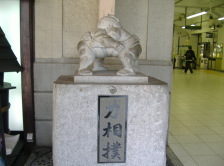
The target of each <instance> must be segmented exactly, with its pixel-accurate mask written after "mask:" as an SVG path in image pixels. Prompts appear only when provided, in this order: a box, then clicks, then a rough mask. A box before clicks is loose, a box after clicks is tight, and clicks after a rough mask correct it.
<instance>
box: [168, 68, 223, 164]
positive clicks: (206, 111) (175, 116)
mask: <svg viewBox="0 0 224 166" xmlns="http://www.w3.org/2000/svg"><path fill="white" fill-rule="evenodd" d="M168 142H169V146H170V147H171V149H172V150H173V152H174V153H175V154H176V155H177V156H178V158H179V159H180V160H181V162H182V163H183V164H184V166H224V72H217V71H212V70H199V69H197V70H194V74H190V73H189V71H188V74H184V73H183V70H182V69H174V71H173V85H172V92H171V113H170V126H169V141H168Z"/></svg>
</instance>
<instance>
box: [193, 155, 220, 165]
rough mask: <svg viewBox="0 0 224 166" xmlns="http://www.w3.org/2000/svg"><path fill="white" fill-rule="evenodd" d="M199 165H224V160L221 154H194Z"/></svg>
mask: <svg viewBox="0 0 224 166" xmlns="http://www.w3.org/2000/svg"><path fill="white" fill-rule="evenodd" d="M192 158H193V159H194V160H195V161H196V163H197V164H198V165H199V166H224V160H223V159H222V158H221V157H219V156H192Z"/></svg>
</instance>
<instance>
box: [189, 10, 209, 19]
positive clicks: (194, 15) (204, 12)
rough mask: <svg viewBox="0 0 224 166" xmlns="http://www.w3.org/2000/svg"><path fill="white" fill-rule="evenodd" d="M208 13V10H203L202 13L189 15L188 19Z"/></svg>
mask: <svg viewBox="0 0 224 166" xmlns="http://www.w3.org/2000/svg"><path fill="white" fill-rule="evenodd" d="M206 13H207V12H206V11H203V12H200V13H197V14H193V15H191V16H187V19H190V18H193V17H197V16H201V15H203V14H206Z"/></svg>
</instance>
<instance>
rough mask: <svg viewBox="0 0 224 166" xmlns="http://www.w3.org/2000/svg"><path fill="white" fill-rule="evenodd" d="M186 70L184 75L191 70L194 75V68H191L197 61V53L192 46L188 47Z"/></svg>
mask: <svg viewBox="0 0 224 166" xmlns="http://www.w3.org/2000/svg"><path fill="white" fill-rule="evenodd" d="M184 56H185V61H186V64H185V70H184V73H185V74H187V71H188V69H189V70H190V72H191V74H192V73H193V70H192V67H191V63H192V62H193V61H195V60H197V58H196V57H195V53H194V51H193V50H192V47H191V46H188V50H187V51H186V53H185V55H184Z"/></svg>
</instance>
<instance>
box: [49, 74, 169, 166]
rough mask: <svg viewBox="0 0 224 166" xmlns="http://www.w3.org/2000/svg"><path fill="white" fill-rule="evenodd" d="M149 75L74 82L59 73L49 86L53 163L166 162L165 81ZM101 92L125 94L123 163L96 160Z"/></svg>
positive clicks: (144, 165) (160, 165) (156, 165)
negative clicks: (131, 79) (142, 78)
mask: <svg viewBox="0 0 224 166" xmlns="http://www.w3.org/2000/svg"><path fill="white" fill-rule="evenodd" d="M82 77H83V76H82ZM87 77H88V76H87ZM148 80H149V82H148V83H141V84H137V83H136V84H135V83H129V84H127V83H124V84H122V83H112V82H111V83H110V84H106V83H103V84H102V83H88V82H85V83H74V77H73V76H62V77H60V78H59V79H58V80H57V81H56V82H55V84H54V92H53V96H54V109H53V162H54V166H62V165H63V166H74V165H77V166H78V165H80V166H100V165H106V166H112V165H113V166H136V165H141V166H149V165H150V166H165V165H166V137H167V131H168V114H169V101H168V100H169V93H168V86H167V84H166V83H164V82H162V81H159V80H157V79H155V78H152V77H148ZM91 82H92V81H91ZM100 95H107V96H110V95H116V96H119V95H127V96H128V112H127V142H126V162H125V163H113V164H99V163H97V145H98V144H97V137H98V135H97V129H98V126H97V125H98V121H97V119H98V117H97V116H98V96H100Z"/></svg>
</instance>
